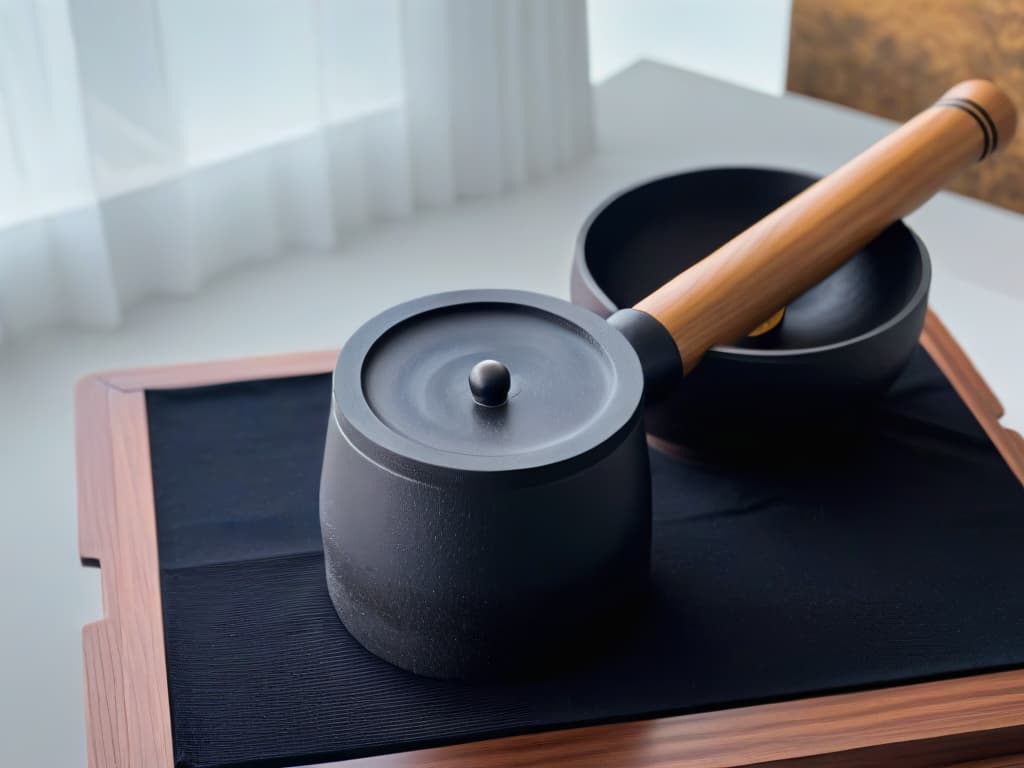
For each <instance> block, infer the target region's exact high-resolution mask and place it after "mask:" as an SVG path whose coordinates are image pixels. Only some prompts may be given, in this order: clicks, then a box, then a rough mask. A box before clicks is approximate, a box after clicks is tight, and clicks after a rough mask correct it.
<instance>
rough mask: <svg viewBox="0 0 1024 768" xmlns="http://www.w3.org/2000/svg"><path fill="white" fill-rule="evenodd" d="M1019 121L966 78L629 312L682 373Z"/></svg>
mask: <svg viewBox="0 0 1024 768" xmlns="http://www.w3.org/2000/svg"><path fill="white" fill-rule="evenodd" d="M1016 124H1017V113H1016V110H1015V108H1014V106H1013V103H1012V102H1011V101H1010V99H1009V97H1008V96H1007V95H1006V94H1005V93H1004V92H1003V91H1002V90H1001V89H999V88H998V87H997V86H995V85H994V84H992V83H990V82H988V81H986V80H968V81H965V82H963V83H960V84H959V85H957V86H955V87H954V88H952V89H950V90H949V91H947V92H946V93H945V94H944V95H943V97H942V98H941V99H939V101H937V102H936V103H935V104H934V105H933V106H932V107H930V108H928V109H927V110H925V111H924V112H922V113H921V114H919V115H917V116H916V117H915V118H913V119H912V120H910V121H909V122H907V123H906V124H905V125H903V126H902V127H901V128H899V129H898V130H896V131H895V132H893V133H892V134H890V135H889V136H887V137H886V138H884V139H882V140H881V141H879V142H878V143H877V144H875V145H874V146H872V147H871V148H869V149H868V150H866V151H865V152H863V153H862V154H860V155H858V156H857V157H856V158H854V159H853V160H851V161H850V162H848V163H847V164H846V165H844V166H842V167H841V168H839V169H838V170H837V171H835V172H834V173H832V174H831V175H829V176H827V177H825V178H824V179H822V180H821V181H819V182H817V183H816V184H814V185H813V186H811V187H809V188H808V189H807V190H805V191H804V192H802V193H801V194H799V195H797V196H796V197H794V198H793V199H792V200H790V201H789V202H788V203H786V204H785V205H783V206H781V207H780V208H778V209H777V210H775V211H774V212H772V213H771V214H769V215H768V216H766V217H765V218H763V219H761V220H760V221H759V222H757V223H756V224H754V225H753V226H752V227H750V228H749V229H747V230H746V231H744V232H742V233H741V234H739V235H737V236H736V237H734V238H733V239H732V240H730V241H729V242H728V243H726V244H725V245H723V246H722V247H721V248H719V249H718V250H717V251H715V252H714V253H712V254H711V255H710V256H708V257H706V258H705V259H703V260H702V261H700V262H698V263H697V264H695V265H694V266H692V267H690V268H689V269H688V270H686V271H685V272H683V273H682V274H680V275H679V276H678V277H676V278H674V279H673V280H671V281H670V282H668V283H666V284H665V285H663V286H662V287H661V288H659V289H658V290H657V291H655V292H654V293H652V294H651V295H650V296H648V297H647V298H645V299H643V300H642V301H640V302H639V303H638V304H637V305H636V306H635V307H634V309H637V310H640V311H641V312H646V313H647V314H649V315H651V316H652V317H654V318H655V319H656V320H657V321H658V322H660V323H661V324H662V325H663V326H665V328H666V329H667V330H668V331H669V333H671V334H672V338H673V339H674V340H675V342H676V346H677V347H678V348H679V354H680V356H681V358H682V361H683V371H684V372H686V373H688V372H689V371H691V370H693V368H694V366H695V365H696V364H697V363H698V362H699V361H700V358H701V357H702V356H703V354H704V353H705V352H706V351H707V350H708V349H710V348H711V347H713V346H715V345H716V344H728V343H731V342H733V341H735V340H736V339H738V338H740V337H741V336H743V335H744V334H746V333H747V332H748V331H750V330H751V329H752V328H754V327H756V326H757V325H758V324H759V323H761V322H762V321H764V319H765V318H767V317H769V316H770V315H771V314H772V313H773V312H776V311H777V310H778V308H779V307H781V306H784V305H785V304H786V303H787V302H789V301H791V300H793V299H794V298H795V297H797V296H799V295H800V294H801V293H803V292H804V291H805V290H807V289H808V288H810V287H811V286H813V285H815V284H816V283H818V282H819V281H821V280H822V279H824V278H825V277H827V276H828V275H829V274H831V273H832V272H834V271H835V270H836V269H838V268H839V266H841V265H842V264H843V262H845V261H846V260H847V259H848V258H850V257H851V256H853V255H854V254H855V253H856V252H857V251H858V250H860V249H861V248H862V247H863V246H865V245H866V244H867V243H869V242H870V241H871V240H872V239H873V238H874V237H875V236H876V235H878V234H879V233H880V232H881V231H882V230H883V229H885V228H886V227H887V226H888V225H889V224H891V223H893V222H894V221H897V220H898V219H900V218H902V217H903V216H905V215H907V214H908V213H910V212H911V211H913V210H914V209H915V208H917V207H918V206H919V205H921V204H922V203H923V202H924V201H925V200H927V199H928V198H930V197H931V196H932V195H934V194H935V193H936V192H938V191H939V189H941V188H942V186H943V185H944V184H945V183H946V182H947V181H949V180H950V179H951V178H952V177H953V176H954V175H956V173H958V172H959V171H961V170H963V169H964V168H967V167H968V166H970V165H971V164H973V163H975V162H977V161H979V160H982V159H984V158H985V157H987V156H988V155H990V154H992V153H993V152H995V151H997V150H998V149H1000V148H1001V147H1003V146H1005V145H1006V144H1007V143H1009V141H1010V139H1011V138H1012V137H1013V134H1014V131H1015V129H1016Z"/></svg>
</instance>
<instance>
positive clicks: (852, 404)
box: [571, 168, 931, 451]
mask: <svg viewBox="0 0 1024 768" xmlns="http://www.w3.org/2000/svg"><path fill="white" fill-rule="evenodd" d="M815 180H816V179H815V178H814V177H812V176H807V175H803V174H799V173H790V172H787V171H778V170H771V169H761V168H713V169H707V170H699V171H693V172H689V173H682V174H678V175H673V176H666V177H663V178H658V179H655V180H653V181H649V182H646V183H643V184H640V185H638V186H635V187H633V188H631V189H628V190H626V191H624V192H621V193H619V194H617V195H615V196H613V197H612V198H610V199H609V200H607V201H606V202H605V203H604V204H602V205H601V206H600V207H599V208H598V209H597V210H596V211H595V212H594V213H593V214H592V215H591V216H590V218H589V219H588V220H587V221H586V223H585V224H584V225H583V229H582V231H581V232H580V235H579V238H578V241H577V247H576V254H575V258H574V261H573V272H572V289H571V292H572V300H573V301H574V302H576V303H577V304H580V305H582V306H585V307H588V308H589V309H592V310H593V311H595V312H597V313H599V314H601V315H604V316H607V315H609V314H611V313H612V312H614V311H615V310H616V309H618V308H621V307H629V306H632V305H633V304H635V303H636V302H637V301H639V300H640V299H641V298H643V297H644V296H646V295H647V294H648V293H650V292H651V291H653V290H654V289H656V288H658V287H659V286H660V285H662V284H663V283H665V282H666V281H667V280H669V279H670V278H671V277H673V276H674V275H676V274H677V273H679V272H681V271H683V270H684V269H686V268H687V267H689V266H690V265H692V264H694V263H696V262H697V261H699V260H700V259H701V258H703V257H704V256H706V255H707V254H709V253H711V252H712V251H714V250H715V249H716V248H717V247H718V246H720V245H722V244H723V243H725V242H726V241H728V240H729V239H731V238H732V237H733V236H735V235H737V234H739V233H740V232H742V231H743V230H744V229H746V228H747V227H749V226H750V225H751V224H753V223H754V222H755V221H757V220H758V219H760V218H762V217H764V216H765V215H766V214H768V213H769V212H771V211H772V210H774V209H775V208H777V207H778V206H779V205H781V204H782V203H784V202H786V201H787V200H789V199H790V198H791V197H793V196H794V195H796V194H798V193H800V192H801V191H803V190H804V189H805V188H806V187H808V186H810V185H811V184H812V183H814V181H815ZM930 278H931V264H930V262H929V259H928V254H927V252H926V251H925V248H924V246H923V245H922V243H921V241H920V240H919V239H918V238H917V237H916V236H915V235H914V233H913V232H911V230H910V229H908V228H907V227H906V226H905V225H904V224H903V223H902V222H897V223H895V224H893V225H892V226H890V227H889V228H888V229H886V230H885V231H884V232H883V233H882V234H881V235H879V236H878V237H877V238H876V239H875V240H874V241H872V242H871V243H870V244H869V245H868V246H867V247H865V248H864V249H863V250H862V251H860V252H859V253H858V254H857V255H856V256H854V257H853V258H852V259H851V260H850V261H848V262H847V263H846V264H845V265H844V266H843V267H842V268H840V269H839V270H838V271H836V272H835V273H833V274H832V275H831V276H829V277H828V278H826V279H825V280H823V281H822V282H821V283H819V284H818V285H817V286H815V287H814V288H812V289H810V290H809V291H807V292H806V293H804V294H803V295H801V296H800V297H798V298H797V299H795V300H794V301H793V302H791V303H790V304H789V305H788V307H787V309H786V314H785V318H784V319H783V321H782V323H781V324H780V325H779V326H778V327H777V328H776V329H775V330H773V331H771V332H769V333H767V334H765V335H763V336H760V337H758V338H747V339H743V340H741V341H739V342H738V343H736V344H735V345H732V346H720V347H715V348H714V349H712V350H710V351H709V352H708V353H707V354H706V355H705V356H704V359H703V360H702V361H701V363H700V365H699V366H697V368H696V369H695V370H694V371H693V372H692V373H690V375H689V376H687V377H686V379H685V380H684V382H683V383H682V384H681V385H680V386H679V387H678V389H677V390H676V391H675V392H674V393H673V394H672V395H671V396H670V397H668V398H667V399H665V400H662V401H661V402H660V403H657V404H655V405H652V406H649V407H648V409H647V413H646V425H647V432H648V434H649V435H652V436H654V437H656V438H659V439H660V440H663V441H667V442H669V443H673V444H677V445H681V446H684V447H686V448H689V449H691V450H698V451H703V450H712V451H720V450H733V449H738V448H750V447H753V448H754V449H755V450H759V451H764V450H765V448H766V441H767V442H768V444H771V443H774V442H777V441H778V440H779V439H780V438H781V437H783V436H788V437H790V438H795V439H798V440H800V441H803V442H804V443H805V444H806V442H807V441H806V440H805V438H810V442H811V443H812V444H813V437H814V436H815V435H816V434H821V433H823V432H825V431H832V430H840V431H847V430H849V429H850V428H851V427H852V426H853V425H855V424H856V423H857V422H858V421H860V420H862V419H863V418H864V416H865V409H869V408H870V407H871V405H872V403H874V402H876V401H877V399H878V398H879V396H880V395H882V394H883V393H884V392H885V390H886V389H887V388H888V387H889V385H890V384H891V383H892V381H893V380H894V379H895V378H896V376H897V375H898V374H899V372H900V371H901V370H902V368H903V366H904V365H905V364H906V362H907V360H908V359H909V357H910V355H911V353H912V352H913V350H914V348H915V347H916V345H917V341H918V337H919V336H920V334H921V328H922V326H923V325H924V318H925V313H926V310H927V302H928V284H929V280H930ZM790 442H792V441H790Z"/></svg>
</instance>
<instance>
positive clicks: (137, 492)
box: [75, 312, 1024, 768]
mask: <svg viewBox="0 0 1024 768" xmlns="http://www.w3.org/2000/svg"><path fill="white" fill-rule="evenodd" d="M921 344H922V346H923V347H924V348H925V349H926V350H927V351H928V353H929V354H930V355H931V357H932V358H933V359H934V360H935V362H936V364H937V365H938V367H939V368H940V369H941V370H942V372H943V374H944V375H945V376H946V377H947V379H948V380H949V382H950V383H951V384H952V385H953V387H954V388H955V389H956V391H957V392H958V394H959V395H960V397H961V398H962V399H963V400H964V402H965V403H966V404H967V405H968V407H969V408H970V410H971V412H972V413H973V414H974V416H975V418H976V419H977V420H978V422H979V423H980V424H981V425H982V426H983V428H984V429H985V432H986V433H987V435H988V437H989V439H990V440H991V441H992V443H993V444H994V445H995V446H996V447H997V448H998V449H999V451H1000V453H1001V454H1002V456H1003V457H1004V459H1005V460H1006V462H1007V464H1008V465H1009V466H1010V467H1011V468H1012V469H1013V471H1014V473H1015V474H1016V476H1017V477H1018V478H1019V479H1020V480H1021V482H1022V483H1024V439H1022V438H1021V436H1020V435H1019V434H1017V433H1015V432H1012V431H1010V430H1007V429H1004V428H1003V427H1001V426H1000V424H999V421H998V420H999V418H1000V417H1001V416H1002V414H1003V411H1002V407H1001V406H1000V404H999V401H998V400H997V399H996V398H995V396H994V395H993V394H992V392H991V391H990V390H989V388H988V387H987V385H986V384H985V382H984V380H983V379H982V378H981V376H980V375H979V374H978V372H977V371H976V370H975V369H974V367H973V366H972V365H971V363H970V361H969V360H968V359H967V357H966V355H965V354H964V353H963V351H962V350H961V349H960V347H959V346H958V345H957V344H956V342H955V341H954V340H953V338H952V337H951V336H950V334H949V332H948V331H947V330H946V328H945V327H944V326H943V325H942V323H941V322H940V321H939V319H938V318H937V317H936V316H935V315H934V314H932V313H931V312H929V315H928V318H927V320H926V323H925V328H924V333H923V334H922V337H921ZM336 357H337V352H336V350H326V351H322V352H308V353H301V354H294V355H282V356H275V357H264V358H250V359H244V360H234V361H225V362H215V363H201V364H197V365H180V366H169V367H161V368H147V369H141V370H130V371H117V372H112V373H101V374H96V375H93V376H89V377H86V378H85V379H83V380H82V381H80V382H79V383H78V386H77V388H76V392H75V403H76V435H77V437H76V440H77V446H76V447H77V465H78V498H79V512H78V519H79V554H80V556H81V558H82V561H83V563H85V564H89V565H96V566H100V567H101V568H102V590H103V606H104V613H105V616H104V618H102V619H100V620H99V621H96V622H93V623H92V624H88V625H86V626H85V627H84V628H83V631H82V644H83V653H84V673H85V706H86V724H87V729H88V754H89V765H90V766H91V767H92V768H111V767H115V766H125V767H126V768H127V767H129V766H130V767H131V768H136V767H137V766H146V767H148V766H153V767H154V768H157V767H159V768H171V767H172V766H173V765H174V757H173V747H172V740H171V720H170V705H169V700H168V689H167V677H166V665H165V657H164V645H163V621H162V614H161V606H160V601H161V597H160V578H159V565H158V557H157V540H156V517H155V510H154V503H153V485H152V477H151V472H150V459H149V438H148V428H147V419H146V403H145V390H147V389H166V388H177V387H189V386H198V385H205V384H216V383H224V382H231V381H242V380H252V379H263V378H275V377H284V376H296V375H303V374H315V373H324V372H328V371H330V370H331V369H332V368H333V367H334V363H335V359H336ZM968 760H970V761H978V760H981V761H983V762H972V763H970V764H971V765H974V766H976V768H983V766H988V767H989V768H996V767H997V766H1024V670H1014V671H1008V672H997V673H990V674H981V675H974V676H971V677H962V678H957V679H955V680H944V681H939V682H930V683H919V684H913V685H903V686H892V687H887V688H880V689H876V690H870V691H861V692H857V693H847V694H840V695H831V696H818V697H811V698H806V699H801V700H795V701H786V702H781V703H776V704H766V705H760V706H752V707H741V708H735V709H726V710H720V711H716V712H706V713H699V714H693V715H685V716H678V717H665V718H658V719H653V720H642V721H634V722H627V723H617V724H613V725H603V726H591V727H583V728H568V729H563V730H556V731H550V732H545V733H538V734H530V735H524V736H515V737H509V738H500V739H490V740H483V741H475V742H469V743H465V744H458V745H454V746H450V747H440V748H433V749H424V750H416V751H411V752H401V753H396V754H390V755H382V756H379V757H373V758H363V759H358V760H350V761H345V762H344V765H345V766H352V767H353V768H394V767H397V766H401V767H402V768H426V767H427V766H431V767H437V768H442V767H444V768H469V767H470V766H480V765H493V766H498V765H500V766H534V765H545V766H567V767H568V766H579V767H580V768H582V767H583V766H588V767H589V766H594V765H603V766H604V765H616V766H618V765H621V766H663V767H665V768H667V767H668V766H675V767H678V768H683V767H684V766H701V767H703V768H711V767H712V766H714V767H718V768H727V767H730V766H753V765H766V764H770V765H773V766H775V765H797V764H799V765H801V766H804V765H828V766H854V765H878V764H880V763H898V764H899V765H902V766H924V765H952V764H955V763H957V762H961V761H968ZM331 765H339V766H340V765H342V763H331Z"/></svg>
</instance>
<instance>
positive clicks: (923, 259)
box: [573, 165, 932, 362]
mask: <svg viewBox="0 0 1024 768" xmlns="http://www.w3.org/2000/svg"><path fill="white" fill-rule="evenodd" d="M722 171H730V172H734V171H748V172H749V171H753V172H755V173H766V174H768V173H770V174H783V175H787V176H794V177H798V178H801V179H805V180H808V181H810V182H811V183H814V182H816V181H818V180H820V179H821V178H823V177H822V176H820V175H818V174H815V173H809V172H805V171H799V170H794V169H790V168H779V167H772V166H760V165H711V166H700V167H697V168H690V169H686V170H679V171H672V172H668V173H663V174H658V175H655V176H650V177H647V178H644V179H640V180H639V181H637V182H635V183H633V184H631V185H629V186H627V187H624V188H622V189H620V190H618V191H617V192H614V193H612V194H611V195H609V196H607V197H605V198H604V199H603V200H602V201H601V202H600V203H599V204H598V205H597V206H596V207H595V208H594V210H593V211H591V213H590V215H589V216H587V218H586V219H585V220H584V222H583V225H582V226H581V227H580V230H579V233H578V234H577V235H576V246H575V251H574V254H573V271H574V272H575V273H576V275H578V276H579V278H580V279H581V280H582V281H583V283H584V284H585V285H586V287H587V290H589V291H590V293H591V294H592V295H593V296H594V298H595V299H597V300H598V301H599V302H600V303H601V305H602V306H603V307H604V308H605V309H606V310H608V311H609V312H615V311H616V310H618V309H621V307H618V306H616V304H615V302H613V301H612V300H611V299H610V298H609V297H608V294H606V293H605V292H604V290H603V289H602V288H601V286H600V285H598V284H597V281H596V280H595V279H594V275H593V273H592V272H591V271H590V267H589V265H588V264H587V257H586V241H587V235H588V234H589V233H590V230H591V228H592V227H593V226H594V223H595V222H596V221H597V219H598V218H600V216H601V215H602V214H604V213H605V212H606V211H607V210H608V209H609V208H610V207H611V206H612V205H614V204H615V203H617V202H619V201H620V200H622V199H624V198H625V197H627V196H628V195H631V194H634V193H636V192H638V191H640V190H641V189H644V188H647V187H653V186H656V185H658V184H662V183H665V182H667V181H672V180H675V179H678V178H679V177H682V176H695V175H700V174H708V173H720V172H722ZM893 227H896V228H902V229H904V230H906V232H907V233H908V234H909V235H910V237H911V238H912V240H913V242H914V243H915V244H916V246H917V253H918V257H919V260H920V267H921V271H920V279H919V280H918V285H917V287H916V288H915V289H914V292H913V293H912V294H911V296H910V298H909V299H908V300H907V302H906V303H905V304H904V306H903V308H902V309H901V310H900V311H899V312H897V313H896V314H895V315H893V316H892V317H891V318H889V319H888V320H886V321H885V322H883V323H881V324H879V325H877V326H875V327H874V328H871V329H870V330H868V331H865V332H864V333H861V334H858V335H857V336H852V337H851V338H849V339H844V340H842V341H836V342H832V343H831V344H822V345H819V346H815V347H801V348H798V349H750V348H747V347H737V346H734V345H731V344H722V345H716V346H714V347H712V348H711V349H709V350H708V351H707V352H706V353H705V354H704V357H716V358H720V359H735V360H745V361H748V362H753V361H756V360H759V359H760V360H765V361H767V360H772V361H776V362H777V361H779V360H780V359H800V358H805V357H809V356H812V355H819V354H823V353H828V352H832V351H835V350H838V349H844V348H848V347H851V346H856V345H857V344H861V343H863V342H866V341H868V340H870V339H873V338H875V337H877V336H880V335H882V334H884V333H886V332H887V331H889V330H891V329H892V328H895V327H897V326H898V325H900V323H902V322H903V321H905V320H906V319H907V318H908V317H909V316H910V315H912V314H913V313H914V312H915V311H916V309H917V308H918V307H919V306H920V304H921V302H922V301H927V297H928V290H929V287H930V285H931V278H932V264H931V257H930V256H929V255H928V249H927V248H926V247H925V244H924V242H923V241H922V240H921V238H920V237H918V235H917V233H916V232H914V230H913V229H911V228H910V227H909V226H907V224H906V222H904V220H903V219H898V220H896V221H894V222H893V223H892V224H890V225H889V226H888V227H886V230H885V231H888V230H889V229H890V228H893Z"/></svg>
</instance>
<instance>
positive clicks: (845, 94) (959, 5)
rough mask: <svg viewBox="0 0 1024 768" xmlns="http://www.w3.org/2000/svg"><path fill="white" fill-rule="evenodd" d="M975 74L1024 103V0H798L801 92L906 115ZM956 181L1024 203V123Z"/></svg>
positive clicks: (794, 71)
mask: <svg viewBox="0 0 1024 768" xmlns="http://www.w3.org/2000/svg"><path fill="white" fill-rule="evenodd" d="M970 77H984V78H988V79H990V80H994V81H995V82H996V83H998V84H999V85H1001V86H1002V87H1003V88H1005V89H1006V90H1007V92H1008V93H1009V94H1010V95H1011V97H1012V98H1013V99H1014V101H1015V102H1016V104H1017V107H1018V109H1024V0H793V16H792V28H791V33H790V46H789V80H788V88H789V90H791V91H796V92H798V93H804V94H807V95H809V96H815V97H817V98H821V99H827V100H829V101H834V102H838V103H840V104H845V105H847V106H851V107H854V108H856V109H860V110H864V111H866V112H871V113H873V114H876V115H882V116H883V117H889V118H892V119H894V120H906V119H907V118H909V117H911V116H912V115H914V114H915V113H916V112H918V111H920V110H921V109H923V108H924V107H926V106H928V105H929V104H930V103H931V102H933V101H934V100H935V99H936V98H938V96H940V95H941V94H942V93H943V92H944V91H945V90H946V89H947V88H949V87H950V86H951V85H953V84H954V83H956V82H958V81H960V80H965V79H967V78H970ZM950 188H951V189H954V190H956V191H957V192H963V193H964V194H968V195H972V196H974V197H979V198H981V199H983V200H988V201H990V202H993V203H996V204H998V205H1002V206H1005V207H1007V208H1012V209H1014V210H1017V211H1021V212H1024V129H1022V130H1021V131H1019V132H1018V136H1017V138H1016V139H1014V140H1013V141H1012V142H1011V144H1010V145H1009V147H1007V149H1006V151H1004V152H1002V153H1001V154H1000V155H999V156H997V157H995V158H992V159H991V160H989V161H987V162H985V163H984V164H983V165H981V166H978V167H976V168H973V169H971V170H969V171H967V172H966V173H964V174H962V175H961V176H960V177H959V178H958V179H957V181H956V182H954V183H953V184H952V185H951V186H950Z"/></svg>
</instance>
